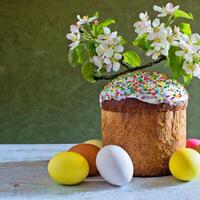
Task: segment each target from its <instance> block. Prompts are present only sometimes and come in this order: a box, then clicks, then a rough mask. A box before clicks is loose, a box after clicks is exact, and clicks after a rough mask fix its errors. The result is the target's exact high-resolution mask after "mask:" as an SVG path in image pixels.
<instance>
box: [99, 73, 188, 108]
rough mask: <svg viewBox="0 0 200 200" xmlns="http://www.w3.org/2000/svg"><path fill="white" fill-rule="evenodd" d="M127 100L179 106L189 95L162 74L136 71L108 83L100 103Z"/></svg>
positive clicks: (176, 83) (178, 84)
mask: <svg viewBox="0 0 200 200" xmlns="http://www.w3.org/2000/svg"><path fill="white" fill-rule="evenodd" d="M127 98H136V99H139V100H141V101H144V102H147V103H150V104H160V103H167V104H170V105H177V104H179V103H181V102H185V101H186V100H187V99H188V93H187V91H186V89H185V88H184V87H183V86H182V85H181V84H180V83H178V81H176V80H173V79H169V78H168V77H167V76H165V75H163V74H161V73H158V72H147V71H135V72H132V73H127V74H125V75H122V76H119V77H117V78H116V79H114V80H112V81H111V82H110V83H108V84H107V85H106V86H105V87H104V89H103V90H102V92H101V94H100V103H102V102H103V101H107V100H111V99H115V100H118V101H120V100H122V99H127Z"/></svg>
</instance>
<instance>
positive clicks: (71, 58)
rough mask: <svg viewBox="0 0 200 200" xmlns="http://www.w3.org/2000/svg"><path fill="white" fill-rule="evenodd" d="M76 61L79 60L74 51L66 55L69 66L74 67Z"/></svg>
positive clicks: (76, 63)
mask: <svg viewBox="0 0 200 200" xmlns="http://www.w3.org/2000/svg"><path fill="white" fill-rule="evenodd" d="M78 60H79V57H78V55H77V54H76V49H73V50H69V54H68V61H69V64H70V65H72V67H76V66H77V65H78Z"/></svg>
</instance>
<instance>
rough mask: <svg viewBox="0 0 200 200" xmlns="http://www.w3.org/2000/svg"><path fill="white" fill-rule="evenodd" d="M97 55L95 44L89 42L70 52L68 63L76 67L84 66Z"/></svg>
mask: <svg viewBox="0 0 200 200" xmlns="http://www.w3.org/2000/svg"><path fill="white" fill-rule="evenodd" d="M94 54H95V46H94V43H91V42H87V43H82V44H79V45H78V46H77V47H76V48H75V49H73V50H70V51H69V54H68V61H69V63H70V65H72V66H73V67H76V66H77V65H78V64H83V63H85V62H86V61H88V59H89V58H90V57H92V56H93V55H94Z"/></svg>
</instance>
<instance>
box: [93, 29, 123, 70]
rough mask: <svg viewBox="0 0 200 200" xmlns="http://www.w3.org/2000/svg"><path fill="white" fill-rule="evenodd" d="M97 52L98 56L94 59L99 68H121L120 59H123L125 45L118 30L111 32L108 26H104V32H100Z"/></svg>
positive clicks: (97, 40)
mask: <svg viewBox="0 0 200 200" xmlns="http://www.w3.org/2000/svg"><path fill="white" fill-rule="evenodd" d="M96 42H97V47H96V53H97V56H94V57H93V58H92V61H91V62H93V63H94V64H95V65H96V66H97V67H98V70H99V69H101V68H102V67H105V68H106V70H107V72H110V71H111V70H113V71H118V70H119V69H120V63H119V60H121V59H122V54H121V53H122V52H123V51H124V47H123V46H122V45H120V38H119V37H118V35H117V32H116V31H115V32H111V30H110V29H109V28H108V27H105V28H104V34H100V35H99V36H98V37H97V39H96Z"/></svg>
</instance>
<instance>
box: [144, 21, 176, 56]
mask: <svg viewBox="0 0 200 200" xmlns="http://www.w3.org/2000/svg"><path fill="white" fill-rule="evenodd" d="M152 27H153V31H152V32H151V33H149V34H148V35H147V39H148V40H150V41H152V43H151V47H152V48H151V49H150V50H149V51H147V52H146V54H147V56H152V59H158V57H159V56H160V55H164V56H168V53H169V49H170V42H171V40H172V34H173V31H172V29H171V27H167V28H165V25H164V23H162V24H160V20H159V19H158V18H156V19H154V21H153V22H152Z"/></svg>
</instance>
